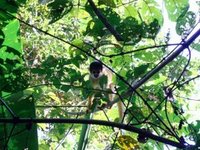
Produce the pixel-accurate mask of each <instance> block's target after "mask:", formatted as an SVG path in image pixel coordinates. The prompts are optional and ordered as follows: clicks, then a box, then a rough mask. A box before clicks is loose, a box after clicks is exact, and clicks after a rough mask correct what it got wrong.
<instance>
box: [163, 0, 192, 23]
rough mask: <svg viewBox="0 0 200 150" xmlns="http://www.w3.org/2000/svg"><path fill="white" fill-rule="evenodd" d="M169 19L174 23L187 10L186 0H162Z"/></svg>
mask: <svg viewBox="0 0 200 150" xmlns="http://www.w3.org/2000/svg"><path fill="white" fill-rule="evenodd" d="M164 2H165V6H166V8H167V12H168V16H169V19H170V20H172V21H176V20H177V19H178V18H179V16H180V15H182V14H183V13H186V12H187V10H188V8H189V3H188V0H164Z"/></svg>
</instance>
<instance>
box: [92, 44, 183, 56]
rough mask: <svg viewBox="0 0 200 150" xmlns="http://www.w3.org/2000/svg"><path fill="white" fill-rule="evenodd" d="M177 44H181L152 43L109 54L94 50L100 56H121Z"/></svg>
mask: <svg viewBox="0 0 200 150" xmlns="http://www.w3.org/2000/svg"><path fill="white" fill-rule="evenodd" d="M178 45H182V44H180V43H173V44H163V45H154V46H148V47H144V48H138V49H134V50H131V51H127V52H120V53H117V54H109V55H107V54H103V53H101V52H99V51H98V50H96V52H97V53H98V54H99V55H101V56H104V57H109V58H112V57H116V56H123V55H127V54H132V53H134V52H139V51H143V50H148V49H153V48H160V47H167V46H178Z"/></svg>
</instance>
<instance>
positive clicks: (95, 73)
mask: <svg viewBox="0 0 200 150" xmlns="http://www.w3.org/2000/svg"><path fill="white" fill-rule="evenodd" d="M89 70H90V75H91V77H92V78H96V79H97V78H99V77H100V76H101V75H102V70H103V65H102V63H100V62H98V61H93V62H92V63H91V64H90V68H89Z"/></svg>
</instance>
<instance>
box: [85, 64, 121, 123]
mask: <svg viewBox="0 0 200 150" xmlns="http://www.w3.org/2000/svg"><path fill="white" fill-rule="evenodd" d="M89 73H90V77H89V80H90V81H91V84H92V88H93V89H98V90H105V89H106V90H110V91H111V92H112V93H110V94H108V103H109V102H111V101H113V100H114V98H115V94H114V93H115V85H114V84H113V81H112V80H113V73H112V71H110V70H109V69H108V68H107V67H105V66H103V64H102V63H101V62H99V61H93V62H92V63H90V66H89ZM104 77H106V79H107V80H105V78H104ZM103 78H104V79H103ZM102 81H104V82H106V83H103V82H102ZM94 96H95V94H92V95H90V96H89V97H88V111H89V110H90V109H91V106H92V103H93V100H94ZM117 105H118V111H119V121H121V120H122V118H123V116H124V105H123V103H122V102H121V101H119V102H118V103H117Z"/></svg>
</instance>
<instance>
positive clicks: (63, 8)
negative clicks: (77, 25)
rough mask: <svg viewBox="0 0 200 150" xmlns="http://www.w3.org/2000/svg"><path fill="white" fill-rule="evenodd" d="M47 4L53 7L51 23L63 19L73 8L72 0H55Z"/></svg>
mask: <svg viewBox="0 0 200 150" xmlns="http://www.w3.org/2000/svg"><path fill="white" fill-rule="evenodd" d="M47 6H48V7H49V8H50V9H51V13H50V17H51V21H50V22H49V23H50V24H51V23H54V22H56V21H57V20H59V19H61V18H62V17H63V16H64V15H66V14H67V13H69V12H70V11H71V9H72V8H73V4H72V2H71V0H54V1H52V2H51V3H49V4H48V5H47Z"/></svg>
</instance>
